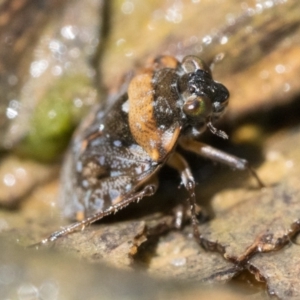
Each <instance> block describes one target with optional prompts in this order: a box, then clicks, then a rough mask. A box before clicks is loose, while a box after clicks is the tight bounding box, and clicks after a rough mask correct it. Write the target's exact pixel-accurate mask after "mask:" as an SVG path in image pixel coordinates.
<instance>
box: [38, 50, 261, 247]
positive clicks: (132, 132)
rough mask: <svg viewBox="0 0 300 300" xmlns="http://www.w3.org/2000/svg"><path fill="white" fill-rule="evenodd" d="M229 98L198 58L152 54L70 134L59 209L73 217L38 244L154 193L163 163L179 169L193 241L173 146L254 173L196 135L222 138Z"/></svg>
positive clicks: (187, 175) (181, 163) (184, 171)
mask: <svg viewBox="0 0 300 300" xmlns="http://www.w3.org/2000/svg"><path fill="white" fill-rule="evenodd" d="M228 97H229V93H228V91H227V89H226V88H225V87H224V86H223V85H222V84H220V83H218V82H216V81H214V80H213V78H212V75H211V71H210V69H209V68H208V67H207V66H206V65H205V63H204V62H203V61H201V60H200V59H199V58H198V57H195V56H187V57H185V58H184V59H183V61H182V63H179V62H178V61H177V60H176V59H175V58H173V57H170V56H162V57H160V58H158V59H156V60H155V61H154V62H153V63H152V65H151V66H150V67H147V68H146V69H144V70H143V71H142V72H140V73H139V74H137V75H136V76H135V77H134V78H133V79H132V80H131V82H130V83H129V86H128V90H127V93H125V94H124V95H122V96H121V97H119V99H117V100H116V102H115V103H114V104H113V106H112V107H109V108H107V109H105V110H101V109H100V110H98V111H95V112H94V113H93V114H92V115H90V116H89V117H88V119H87V121H85V123H83V125H82V126H81V128H80V129H79V131H78V132H77V134H76V135H75V138H74V140H73V143H72V145H71V150H70V153H69V155H68V157H67V160H66V163H65V165H64V167H63V173H62V195H61V199H62V206H63V210H64V214H65V215H66V216H67V217H68V218H71V219H77V220H78V222H77V223H75V224H72V225H70V226H68V227H66V228H64V229H62V230H60V231H58V232H54V233H53V234H52V235H51V236H50V237H49V238H47V239H45V240H43V241H42V243H46V242H48V241H53V240H55V239H57V238H58V237H59V236H62V235H65V234H68V233H70V232H73V231H75V230H78V229H80V228H83V227H85V226H86V225H89V224H91V223H93V222H95V221H97V220H99V219H101V218H103V217H105V216H107V215H109V214H111V213H114V212H116V211H118V210H119V209H122V208H124V207H126V206H127V205H128V204H130V203H131V202H134V201H138V200H140V199H141V198H143V197H145V196H150V195H152V194H153V193H154V192H155V190H156V189H157V185H156V183H154V181H153V177H154V176H155V175H156V173H157V172H158V171H159V169H160V168H161V167H162V166H163V165H164V164H168V165H169V166H171V167H173V168H174V169H176V170H177V171H178V172H179V174H180V176H181V180H182V183H183V185H184V187H185V188H186V189H187V191H188V193H189V198H188V201H189V204H190V209H191V218H192V224H193V228H194V235H195V237H196V238H197V239H198V240H199V239H200V235H199V232H198V227H197V218H196V209H195V205H196V201H195V192H194V187H195V181H194V178H193V175H192V173H191V170H190V168H189V165H188V163H187V162H186V161H185V159H184V157H182V155H180V154H179V153H178V152H177V151H176V149H177V147H182V148H183V149H185V150H188V151H192V152H195V153H198V154H199V155H202V156H204V157H207V158H210V159H212V160H215V161H218V162H221V163H225V164H227V165H229V166H231V167H234V168H237V169H242V170H244V169H248V170H250V171H251V172H252V173H253V174H254V176H256V174H255V173H254V172H253V171H252V169H250V168H249V167H248V164H247V161H245V160H243V159H240V158H237V157H234V156H232V155H230V154H227V153H224V152H222V151H220V150H217V149H214V148H212V147H210V146H208V145H205V144H203V143H200V142H197V141H195V138H197V137H198V136H199V135H200V134H201V133H202V132H203V131H204V130H206V128H208V129H209V130H210V131H211V132H212V133H214V134H217V135H219V136H221V137H223V138H227V135H226V134H225V133H224V132H222V131H220V130H217V129H216V128H215V127H214V126H213V122H214V121H215V120H216V119H218V118H219V117H220V116H221V115H222V114H223V112H224V109H225V107H226V106H227V103H228ZM256 178H257V177H256ZM257 180H258V181H259V179H258V178H257Z"/></svg>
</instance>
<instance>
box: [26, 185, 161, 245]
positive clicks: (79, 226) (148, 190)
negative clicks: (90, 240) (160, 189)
mask: <svg viewBox="0 0 300 300" xmlns="http://www.w3.org/2000/svg"><path fill="white" fill-rule="evenodd" d="M156 189H157V186H156V185H155V184H148V185H146V186H145V187H144V188H143V189H142V190H141V191H138V192H135V193H132V194H130V195H127V196H125V197H124V199H122V200H120V201H119V202H118V203H116V204H114V205H112V206H110V207H109V208H108V209H106V210H104V211H100V212H97V213H95V214H93V215H91V216H89V217H87V218H85V219H84V220H82V221H80V222H76V223H73V224H71V225H68V226H66V227H64V228H62V229H61V230H58V231H56V232H53V233H52V234H51V235H50V236H48V237H47V238H45V239H43V240H42V241H41V242H40V243H37V244H34V245H32V246H33V247H35V246H40V245H43V244H47V243H49V242H54V241H55V240H57V239H58V238H60V237H62V236H65V235H68V234H70V233H73V232H76V231H79V230H83V229H84V228H85V227H86V226H88V225H90V224H92V223H94V222H96V221H99V220H101V219H102V218H104V217H106V216H109V215H111V214H113V213H116V212H117V211H119V210H121V209H123V208H125V207H126V206H127V205H129V204H130V203H132V202H137V201H139V200H141V199H142V198H144V197H147V196H152V195H153V194H154V193H155V191H156Z"/></svg>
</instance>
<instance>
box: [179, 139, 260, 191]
mask: <svg viewBox="0 0 300 300" xmlns="http://www.w3.org/2000/svg"><path fill="white" fill-rule="evenodd" d="M180 146H181V147H182V148H183V149H185V150H188V151H191V152H194V153H196V154H198V155H201V156H203V157H206V158H209V159H211V160H213V161H216V162H219V163H222V164H225V165H227V166H229V167H231V168H234V169H238V170H247V171H248V172H249V173H250V174H251V175H252V176H253V177H254V178H255V180H256V181H257V183H258V185H259V187H260V188H262V187H264V186H265V185H264V184H263V182H262V181H261V179H260V178H259V177H258V175H257V173H256V172H255V170H254V169H253V168H252V167H251V166H250V165H249V162H248V161H247V160H246V159H243V158H240V157H237V156H234V155H231V154H228V153H226V152H224V151H221V150H219V149H216V148H214V147H211V146H209V145H206V144H204V143H201V142H198V141H194V140H192V139H189V138H182V139H181V140H180Z"/></svg>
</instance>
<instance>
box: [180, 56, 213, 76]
mask: <svg viewBox="0 0 300 300" xmlns="http://www.w3.org/2000/svg"><path fill="white" fill-rule="evenodd" d="M181 66H182V68H183V70H184V72H185V73H194V72H196V71H197V70H203V71H205V72H206V73H208V74H209V75H210V76H211V70H210V68H209V67H208V65H207V64H206V63H205V62H204V61H203V60H202V59H200V58H199V57H197V56H194V55H188V56H186V57H185V58H184V59H183V61H182V63H181Z"/></svg>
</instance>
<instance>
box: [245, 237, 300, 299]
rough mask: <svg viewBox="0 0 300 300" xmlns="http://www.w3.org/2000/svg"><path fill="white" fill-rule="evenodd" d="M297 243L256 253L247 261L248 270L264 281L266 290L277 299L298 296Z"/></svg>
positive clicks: (299, 282)
mask: <svg viewBox="0 0 300 300" xmlns="http://www.w3.org/2000/svg"><path fill="white" fill-rule="evenodd" d="M299 251H300V249H299V244H294V243H292V242H291V243H289V245H287V246H286V247H284V248H283V249H281V250H280V251H277V252H273V253H268V254H262V253H260V254H258V255H256V256H255V257H253V258H252V259H251V260H250V262H249V270H250V271H251V272H252V273H253V274H255V276H256V278H257V279H258V280H263V281H266V283H267V286H268V292H269V294H270V295H275V296H277V297H278V298H279V299H299V298H300V281H299V278H300V256H299V253H300V252H299Z"/></svg>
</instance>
